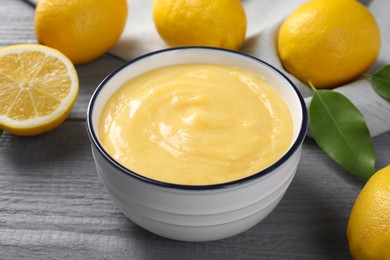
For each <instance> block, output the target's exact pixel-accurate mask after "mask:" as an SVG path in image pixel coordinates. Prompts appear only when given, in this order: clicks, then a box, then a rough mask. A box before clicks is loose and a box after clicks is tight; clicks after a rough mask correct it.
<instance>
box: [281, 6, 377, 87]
mask: <svg viewBox="0 0 390 260" xmlns="http://www.w3.org/2000/svg"><path fill="white" fill-rule="evenodd" d="M380 46H381V36H380V31H379V27H378V24H377V23H376V21H375V18H374V16H373V15H372V14H371V12H370V11H369V10H368V9H367V8H366V7H365V6H364V5H362V4H360V3H359V2H357V1H355V0H312V1H309V2H307V3H305V4H303V5H301V6H300V7H298V8H297V9H296V10H295V11H294V12H293V13H291V14H290V15H289V16H288V17H287V19H286V20H285V21H284V22H283V24H282V25H281V27H280V29H279V33H278V38H277V48H278V52H279V57H280V59H281V61H282V64H283V66H284V68H285V69H286V70H287V71H288V72H290V73H291V74H293V75H294V76H295V77H297V78H298V79H299V80H301V81H302V82H303V83H307V82H308V80H309V79H310V80H311V81H312V82H313V84H314V85H315V86H316V87H317V88H328V87H335V86H339V85H341V84H344V83H347V82H349V81H352V80H353V79H355V78H356V77H358V76H359V75H361V74H362V73H363V72H364V71H366V70H367V69H368V68H369V67H371V66H372V65H373V64H374V63H375V61H376V59H377V56H378V54H379V50H380Z"/></svg>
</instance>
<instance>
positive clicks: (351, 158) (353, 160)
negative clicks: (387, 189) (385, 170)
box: [309, 90, 375, 179]
mask: <svg viewBox="0 0 390 260" xmlns="http://www.w3.org/2000/svg"><path fill="white" fill-rule="evenodd" d="M309 122H310V129H311V133H312V136H313V138H314V139H315V141H316V142H317V144H318V145H319V146H320V147H321V149H322V150H323V151H324V152H325V153H327V154H328V155H329V156H330V157H331V158H332V159H333V160H335V161H336V162H337V163H338V164H340V165H341V166H342V167H343V168H345V169H347V170H348V171H349V172H350V173H352V174H353V175H355V176H358V177H361V178H364V179H368V178H369V177H370V176H371V175H372V174H374V172H375V151H374V147H373V145H372V139H371V136H370V133H369V130H368V128H367V125H366V123H365V120H364V117H363V115H362V114H361V113H360V111H359V110H358V109H357V108H356V107H355V106H354V105H353V104H352V102H351V101H349V99H348V98H346V97H345V96H343V95H342V94H340V93H337V92H334V91H331V90H315V91H314V95H313V98H312V101H311V103H310V107H309Z"/></svg>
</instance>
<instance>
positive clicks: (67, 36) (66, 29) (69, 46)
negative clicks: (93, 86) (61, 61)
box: [35, 0, 127, 64]
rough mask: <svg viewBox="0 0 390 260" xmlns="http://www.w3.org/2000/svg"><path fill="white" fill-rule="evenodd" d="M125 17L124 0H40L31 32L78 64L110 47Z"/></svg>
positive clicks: (120, 31)
mask: <svg viewBox="0 0 390 260" xmlns="http://www.w3.org/2000/svg"><path fill="white" fill-rule="evenodd" d="M126 19H127V3H126V0H99V1H95V0H83V1H79V0H40V1H39V2H38V4H37V6H36V9H35V33H36V36H37V39H38V41H39V42H40V43H42V44H44V45H47V46H49V47H52V48H54V49H57V50H59V51H61V52H62V53H63V54H65V55H66V56H67V57H68V58H69V59H70V60H71V61H72V62H73V63H74V64H80V63H86V62H89V61H92V60H94V59H96V58H98V57H100V56H102V55H103V54H104V53H106V52H107V51H108V50H109V49H110V48H112V47H113V46H114V45H115V43H116V42H117V41H118V39H119V37H120V35H121V34H122V31H123V29H124V27H125V24H126Z"/></svg>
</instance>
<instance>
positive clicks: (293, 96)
mask: <svg viewBox="0 0 390 260" xmlns="http://www.w3.org/2000/svg"><path fill="white" fill-rule="evenodd" d="M183 63H209V64H217V65H230V66H235V67H239V68H241V69H244V70H247V71H249V72H252V73H255V74H258V75H260V76H261V77H263V78H265V79H266V80H267V81H268V82H269V85H270V86H272V87H274V88H275V90H276V91H277V92H278V93H279V94H280V95H281V96H282V98H283V99H284V100H285V101H286V103H287V104H288V106H289V108H290V111H291V114H292V117H293V131H294V133H293V141H292V143H291V146H290V148H289V150H288V151H287V152H286V153H285V154H284V155H283V156H282V157H281V158H280V159H279V160H278V161H277V162H275V163H274V164H273V165H271V166H270V167H268V168H267V169H265V170H263V171H261V172H258V173H256V174H254V175H252V176H250V177H246V178H243V179H240V180H237V181H233V182H229V183H224V184H216V185H204V186H188V185H177V184H170V183H163V182H159V181H156V180H152V179H148V178H145V177H143V176H141V175H139V174H137V173H135V172H133V171H131V169H126V168H125V167H123V166H122V165H121V164H119V163H118V162H117V161H115V160H114V159H113V158H112V157H111V156H110V155H109V154H108V153H107V152H106V151H105V150H104V148H103V146H102V145H101V143H100V141H99V135H98V133H97V129H98V126H99V121H100V116H101V113H102V109H103V107H104V105H105V104H106V102H107V100H108V99H109V98H110V96H111V95H112V94H113V93H114V92H115V91H116V90H117V89H118V88H119V87H121V86H122V85H123V84H124V83H125V82H127V81H128V80H129V79H131V78H133V77H135V76H137V75H140V74H142V73H144V72H147V71H150V70H152V69H155V68H159V67H163V66H168V65H173V64H183ZM140 127H142V126H140ZM87 128H88V134H89V137H90V140H91V143H92V153H93V157H94V160H95V164H96V168H97V171H98V173H99V175H100V177H101V179H102V181H103V183H104V185H105V188H106V190H107V191H108V193H109V194H110V195H111V197H112V199H113V200H114V201H115V202H116V204H117V205H118V206H119V207H120V209H121V210H122V211H123V213H124V214H125V215H126V216H127V217H128V218H129V219H130V220H132V221H133V222H135V223H136V224H138V225H139V226H141V227H143V228H144V229H146V230H149V231H151V232H153V233H155V234H158V235H161V236H164V237H167V238H171V239H176V240H183V241H210V240H217V239H222V238H226V237H229V236H233V235H236V234H238V233H240V232H243V231H245V230H247V229H249V228H251V227H253V226H254V225H256V224H257V223H259V222H260V221H261V220H262V219H264V218H265V217H266V216H267V215H268V214H269V213H270V212H271V211H272V210H273V209H274V208H275V207H276V205H277V204H278V203H279V201H280V200H281V198H282V197H283V195H284V193H285V191H286V189H287V188H288V186H289V184H290V183H291V180H292V179H293V177H294V174H295V171H296V169H297V165H298V161H299V158H300V155H301V146H302V142H303V139H304V137H305V134H306V130H307V111H306V107H305V103H304V101H303V99H302V97H301V96H300V94H299V92H298V90H297V89H296V88H295V87H294V85H293V84H292V83H291V81H290V80H288V78H286V77H285V76H284V75H283V74H281V73H280V72H279V71H278V70H276V69H275V68H274V67H272V66H271V65H269V64H267V63H265V62H263V61H261V60H258V59H256V58H253V57H251V56H248V55H245V54H241V53H238V52H233V51H228V50H223V49H215V48H205V47H184V48H175V49H166V50H161V51H157V52H154V53H150V54H146V55H144V56H142V57H139V58H137V59H135V60H133V61H131V62H129V63H127V64H125V65H124V66H122V67H121V68H119V69H117V70H116V71H114V72H113V73H111V74H110V75H109V76H108V77H107V78H106V79H105V80H104V81H103V82H102V83H101V84H100V85H99V86H98V88H97V89H96V91H95V93H94V94H93V95H92V97H91V101H90V104H89V107H88V115H87Z"/></svg>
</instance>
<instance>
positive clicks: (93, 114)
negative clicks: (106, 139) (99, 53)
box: [88, 47, 307, 153]
mask: <svg viewBox="0 0 390 260" xmlns="http://www.w3.org/2000/svg"><path fill="white" fill-rule="evenodd" d="M186 63H208V64H215V65H222V66H234V67H238V68H241V69H243V70H246V71H249V72H251V73H253V74H256V75H258V76H260V77H262V78H263V79H265V80H266V81H267V82H268V84H269V85H270V86H271V87H273V88H274V89H275V90H276V91H277V92H278V93H279V95H280V96H281V97H282V98H283V99H284V100H285V102H286V103H287V105H288V106H289V108H290V112H291V115H292V119H293V138H292V142H291V144H290V149H291V147H292V146H293V145H294V144H295V146H297V144H296V143H297V139H298V137H299V139H302V140H298V142H299V144H298V145H300V144H301V142H302V141H303V136H304V135H305V133H306V127H307V116H306V107H305V104H304V102H303V99H302V97H301V96H300V94H299V92H298V90H297V89H296V88H295V87H294V86H293V84H292V83H291V81H289V80H288V79H287V78H286V77H285V76H284V75H283V74H281V73H280V72H279V71H278V70H276V69H275V68H274V67H272V66H271V65H269V64H267V63H265V62H263V61H261V60H258V59H256V58H253V57H251V56H248V55H245V54H241V53H237V52H233V51H228V50H222V49H214V48H205V47H185V48H176V49H166V50H162V51H157V52H154V53H150V54H146V55H144V56H141V57H139V58H137V59H135V60H133V61H131V62H129V63H127V64H125V65H124V66H122V67H120V68H119V69H117V70H116V71H114V72H113V73H111V74H110V75H109V76H108V77H107V78H106V79H105V80H104V81H103V82H102V83H101V84H100V85H99V87H98V88H97V89H96V91H95V93H94V94H93V96H92V98H91V102H90V105H89V108H88V128H89V133H90V135H92V138H93V139H95V141H97V142H98V143H100V141H99V133H98V132H97V131H98V129H99V122H100V117H101V114H102V111H103V108H104V106H105V104H106V103H107V101H108V100H109V98H110V97H111V95H112V94H113V93H114V92H116V91H117V90H118V89H119V88H120V87H121V86H122V85H123V84H124V83H126V82H127V81H128V80H129V79H131V78H134V77H136V76H138V75H140V74H143V73H145V72H147V71H150V70H153V69H156V68H160V67H164V66H169V65H176V64H186ZM286 153H287V151H286Z"/></svg>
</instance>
